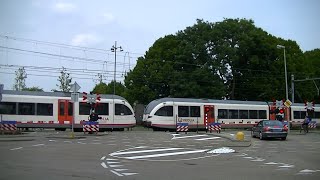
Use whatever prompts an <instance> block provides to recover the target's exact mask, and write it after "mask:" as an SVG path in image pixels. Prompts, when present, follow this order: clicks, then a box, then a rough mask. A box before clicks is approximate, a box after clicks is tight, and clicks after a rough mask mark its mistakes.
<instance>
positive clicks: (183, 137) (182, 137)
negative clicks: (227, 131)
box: [172, 134, 208, 139]
mask: <svg viewBox="0 0 320 180" xmlns="http://www.w3.org/2000/svg"><path fill="white" fill-rule="evenodd" d="M201 136H208V135H205V134H204V135H194V136H181V137H173V138H172V139H185V138H193V137H201Z"/></svg>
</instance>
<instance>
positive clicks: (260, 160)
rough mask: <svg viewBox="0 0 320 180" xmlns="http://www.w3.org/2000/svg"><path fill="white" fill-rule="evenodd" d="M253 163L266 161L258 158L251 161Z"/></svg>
mask: <svg viewBox="0 0 320 180" xmlns="http://www.w3.org/2000/svg"><path fill="white" fill-rule="evenodd" d="M251 161H253V162H262V161H265V159H262V158H257V159H254V160H251Z"/></svg>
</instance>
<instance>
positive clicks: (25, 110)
mask: <svg viewBox="0 0 320 180" xmlns="http://www.w3.org/2000/svg"><path fill="white" fill-rule="evenodd" d="M18 109H19V111H18V114H19V115H35V104H34V103H18Z"/></svg>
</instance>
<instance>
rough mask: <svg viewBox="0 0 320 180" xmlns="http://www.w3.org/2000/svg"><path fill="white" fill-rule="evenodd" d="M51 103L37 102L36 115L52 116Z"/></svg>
mask: <svg viewBox="0 0 320 180" xmlns="http://www.w3.org/2000/svg"><path fill="white" fill-rule="evenodd" d="M52 110H53V104H47V103H37V115H42V116H52V115H53V111H52Z"/></svg>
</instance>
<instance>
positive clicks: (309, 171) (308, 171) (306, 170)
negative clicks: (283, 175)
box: [299, 169, 317, 173]
mask: <svg viewBox="0 0 320 180" xmlns="http://www.w3.org/2000/svg"><path fill="white" fill-rule="evenodd" d="M314 172H317V171H315V170H310V169H304V170H301V171H300V172H299V173H314Z"/></svg>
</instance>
